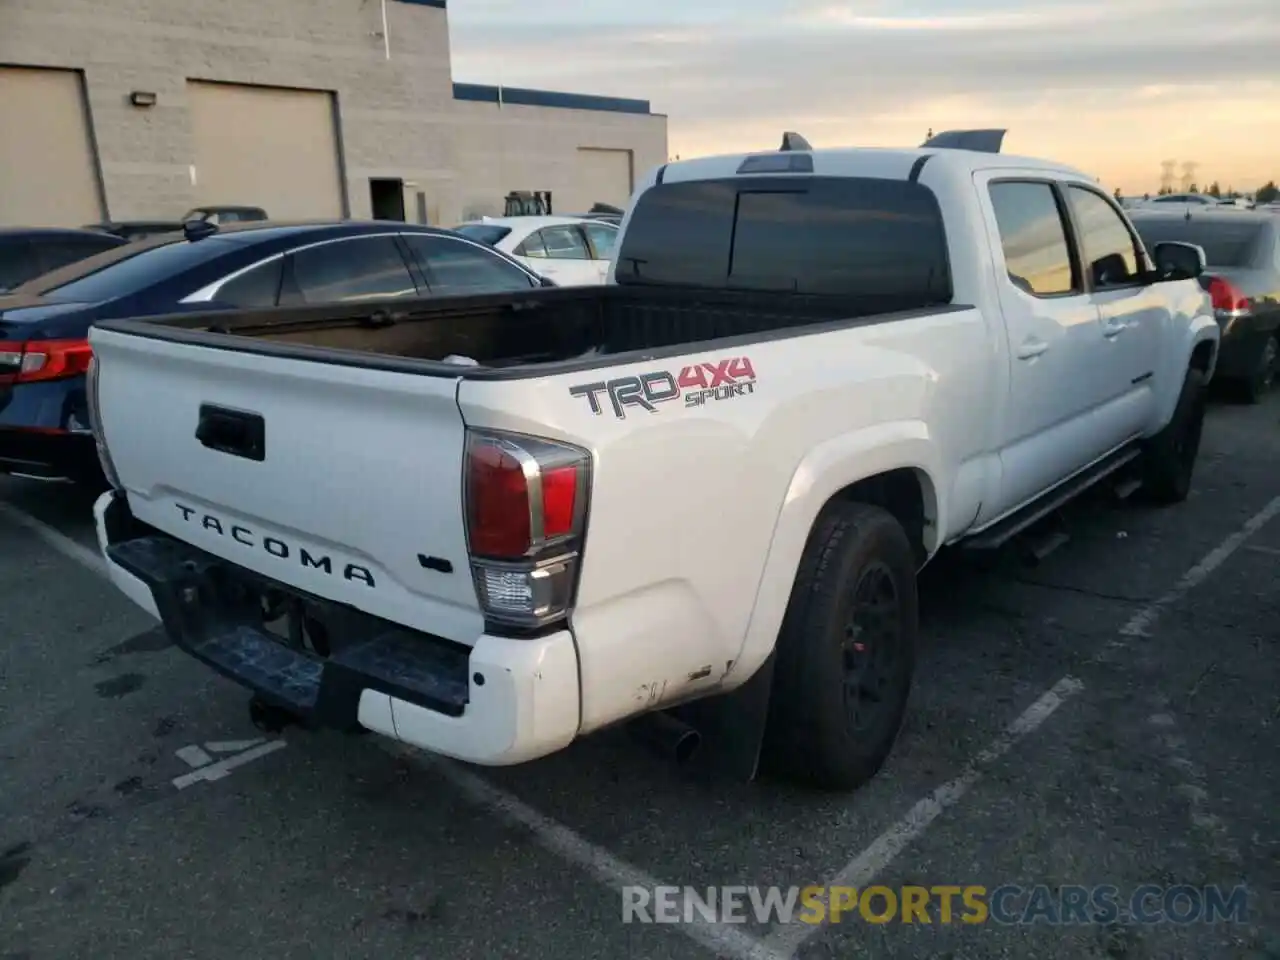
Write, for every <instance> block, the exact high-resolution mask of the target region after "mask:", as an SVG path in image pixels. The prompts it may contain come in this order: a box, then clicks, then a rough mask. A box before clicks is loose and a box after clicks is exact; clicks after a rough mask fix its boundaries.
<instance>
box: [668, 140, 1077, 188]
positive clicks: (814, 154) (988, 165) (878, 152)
mask: <svg viewBox="0 0 1280 960" xmlns="http://www.w3.org/2000/svg"><path fill="white" fill-rule="evenodd" d="M788 155H791V156H807V157H811V158H812V161H813V170H812V173H813V174H815V175H819V176H828V177H833V176H834V177H841V176H844V177H888V178H892V179H906V178H907V177H909V176H910V175H911V170H912V169H913V168H914V167H915V166H916V164H917V163H919V162H920V161H921V160H922V159H923V158H926V157H927V158H929V160H928V163H929V165H930V166H933V165H935V164H936V165H945V166H946V167H947V170H948V172H949V173H951V174H952V175H956V174H967V173H972V172H973V171H975V170H990V169H993V168H995V169H999V168H1001V167H1009V168H1015V167H1016V168H1018V169H1024V170H1025V169H1036V170H1044V171H1045V172H1051V173H1054V174H1058V175H1062V174H1066V175H1069V176H1072V177H1079V178H1081V179H1084V180H1090V181H1092V180H1095V178H1094V177H1091V176H1089V175H1088V174H1086V173H1084V172H1083V171H1081V170H1077V169H1075V168H1074V167H1070V166H1067V165H1066V164H1062V163H1056V162H1054V161H1051V160H1043V159H1040V158H1037V157H1022V156H1017V155H1015V154H1005V153H987V152H984V151H978V150H959V149H955V148H953V147H912V148H897V147H826V148H822V149H815V150H796V151H782V150H759V151H754V152H752V153H732V154H719V155H716V156H711V157H697V158H695V159H690V160H675V161H672V162H671V163H668V164H667V165H666V166H665V168H663V169H662V182H663V183H666V182H670V181H677V180H702V179H708V178H712V177H724V176H732V175H734V174H736V173H737V172H738V170H739V167H741V165H742V164H743V162H744V161H745V160H747V159H748V158H750V157H768V156H777V157H785V156H788ZM760 172H761V173H764V172H766V171H765V170H761V171H760ZM768 172H770V173H775V174H776V173H786V172H787V171H785V170H777V171H768ZM797 172H798V171H797ZM806 172H808V171H806Z"/></svg>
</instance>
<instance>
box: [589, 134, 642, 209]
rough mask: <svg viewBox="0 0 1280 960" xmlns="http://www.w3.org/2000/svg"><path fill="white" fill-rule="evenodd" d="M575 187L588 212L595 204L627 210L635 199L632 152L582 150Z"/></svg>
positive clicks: (593, 148) (595, 149)
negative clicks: (630, 202) (609, 205)
mask: <svg viewBox="0 0 1280 960" xmlns="http://www.w3.org/2000/svg"><path fill="white" fill-rule="evenodd" d="M575 188H576V192H577V195H578V196H579V197H581V198H582V202H581V203H580V204H579V205H580V206H582V207H583V209H584V210H585V209H587V208H589V207H590V206H591V204H593V203H609V204H612V205H613V206H615V207H621V208H624V209H625V208H626V206H627V201H628V200H630V199H631V188H632V179H631V151H630V150H601V149H598V148H595V147H579V148H578V177H577V182H576V183H575ZM575 212H577V211H575Z"/></svg>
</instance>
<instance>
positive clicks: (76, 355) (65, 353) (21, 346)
mask: <svg viewBox="0 0 1280 960" xmlns="http://www.w3.org/2000/svg"><path fill="white" fill-rule="evenodd" d="M91 359H93V351H92V350H91V349H89V341H88V340H28V341H26V342H25V343H3V342H0V385H5V384H18V383H37V382H39V381H42V380H62V379H64V378H66V377H76V376H79V375H81V374H83V373H87V372H88V370H89V361H90V360H91Z"/></svg>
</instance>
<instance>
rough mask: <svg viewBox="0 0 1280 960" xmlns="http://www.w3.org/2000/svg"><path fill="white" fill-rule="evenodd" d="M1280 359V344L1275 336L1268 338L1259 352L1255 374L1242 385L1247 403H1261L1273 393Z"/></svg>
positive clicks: (1242, 391) (1242, 392)
mask: <svg viewBox="0 0 1280 960" xmlns="http://www.w3.org/2000/svg"><path fill="white" fill-rule="evenodd" d="M1277 359H1280V342H1277V341H1276V337H1275V335H1274V334H1272V335H1271V336H1269V337H1267V339H1266V341H1265V342H1264V343H1263V344H1262V349H1261V350H1259V351H1258V360H1257V364H1256V366H1255V367H1254V370H1253V374H1252V375H1251V376H1250V377H1249V378H1248V379H1247V380H1245V381H1244V382H1243V383H1241V385H1240V386H1241V388H1242V389H1241V391H1240V392H1241V394H1242V395H1243V399H1244V401H1245V402H1246V403H1261V402H1262V400H1263V398H1264V397H1266V395H1267V394H1268V393H1270V392H1271V388H1272V386H1273V385H1274V384H1275V380H1276V361H1277Z"/></svg>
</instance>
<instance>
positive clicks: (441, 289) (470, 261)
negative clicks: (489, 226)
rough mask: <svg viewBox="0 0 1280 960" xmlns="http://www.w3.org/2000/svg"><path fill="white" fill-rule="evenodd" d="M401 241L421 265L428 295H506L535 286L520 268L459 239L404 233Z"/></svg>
mask: <svg viewBox="0 0 1280 960" xmlns="http://www.w3.org/2000/svg"><path fill="white" fill-rule="evenodd" d="M404 239H405V243H407V244H408V245H409V249H410V250H412V251H413V254H414V256H415V257H417V258H418V262H419V263H421V264H422V268H423V272H425V273H426V275H427V283H428V284H430V286H431V292H432V293H433V294H435V295H437V296H447V297H457V296H465V295H467V294H477V293H506V292H510V291H513V290H528V289H530V288H531V287H533V286H534V281H533V280H532V279H531V278H530V277H529V275H528V274H526V273H525V272H524V271H523V270H521V269H520V268H519V267H517V266H515V265H514V264H512V263H508V262H507V261H506V260H504V259H502V258H501V257H500V256H498V255H497V254H494V253H490V252H489V251H487V250H484V249H482V248H480V247H476V246H473V245H471V244H469V243H464V242H463V241H461V240H450V239H448V238H447V237H433V236H426V235H424V234H417V235H415V234H411V233H410V234H405V237H404Z"/></svg>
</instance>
